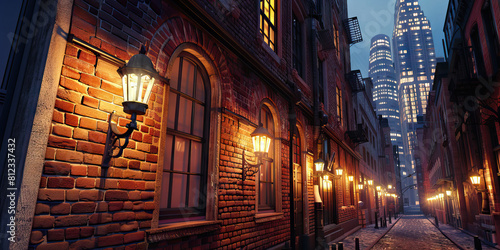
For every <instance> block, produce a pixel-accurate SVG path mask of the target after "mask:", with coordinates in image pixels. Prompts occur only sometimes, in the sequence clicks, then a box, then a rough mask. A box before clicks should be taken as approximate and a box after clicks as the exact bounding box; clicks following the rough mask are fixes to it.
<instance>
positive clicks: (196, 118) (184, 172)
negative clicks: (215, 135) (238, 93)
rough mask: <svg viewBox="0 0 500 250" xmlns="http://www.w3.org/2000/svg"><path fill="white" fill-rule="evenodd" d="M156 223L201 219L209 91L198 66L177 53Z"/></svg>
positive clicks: (208, 123) (204, 196)
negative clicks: (158, 215) (158, 216)
mask: <svg viewBox="0 0 500 250" xmlns="http://www.w3.org/2000/svg"><path fill="white" fill-rule="evenodd" d="M170 79H171V80H170V94H169V98H168V118H167V136H166V150H165V154H166V157H165V163H164V164H163V177H162V189H161V194H162V196H161V203H160V210H161V212H160V223H169V222H177V221H184V220H196V219H203V218H205V210H206V197H207V195H206V186H207V184H206V183H207V165H208V163H207V162H208V135H209V128H210V122H209V110H210V102H209V100H210V88H209V86H210V85H209V81H208V76H207V73H206V71H205V69H204V68H203V66H202V64H201V63H200V62H199V61H198V60H197V59H195V58H194V57H193V56H191V55H190V54H187V53H181V54H180V55H179V57H177V58H176V59H175V61H174V64H173V68H172V74H171V77H170Z"/></svg>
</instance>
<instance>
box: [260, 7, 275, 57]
mask: <svg viewBox="0 0 500 250" xmlns="http://www.w3.org/2000/svg"><path fill="white" fill-rule="evenodd" d="M276 30H277V26H276V1H275V0H260V33H262V35H264V42H265V43H266V44H268V45H269V47H271V49H272V50H274V51H276Z"/></svg>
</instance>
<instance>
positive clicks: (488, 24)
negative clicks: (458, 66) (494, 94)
mask: <svg viewBox="0 0 500 250" xmlns="http://www.w3.org/2000/svg"><path fill="white" fill-rule="evenodd" d="M489 5H490V6H489V7H486V6H485V7H483V10H482V11H481V16H482V17H483V28H484V33H485V36H486V41H487V44H488V51H489V52H490V57H491V58H490V59H491V63H492V68H493V69H496V68H497V65H498V56H499V54H500V49H499V47H498V46H499V45H498V36H497V33H496V29H495V26H494V25H493V24H494V19H493V16H492V14H491V12H492V10H491V3H490V4H489Z"/></svg>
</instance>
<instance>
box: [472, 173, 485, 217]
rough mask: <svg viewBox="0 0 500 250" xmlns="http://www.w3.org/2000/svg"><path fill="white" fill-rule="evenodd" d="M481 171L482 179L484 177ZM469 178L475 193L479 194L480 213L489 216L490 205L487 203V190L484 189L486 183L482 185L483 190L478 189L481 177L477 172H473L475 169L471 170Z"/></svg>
mask: <svg viewBox="0 0 500 250" xmlns="http://www.w3.org/2000/svg"><path fill="white" fill-rule="evenodd" d="M481 171H482V172H483V177H484V170H482V169H481ZM469 178H470V181H471V183H472V185H473V186H474V188H475V189H476V191H478V192H481V197H482V206H481V213H482V214H489V213H490V205H489V201H488V189H487V188H486V182H485V183H484V189H478V187H479V185H480V184H481V176H480V175H479V172H478V171H477V170H475V168H472V170H471V171H470V172H469Z"/></svg>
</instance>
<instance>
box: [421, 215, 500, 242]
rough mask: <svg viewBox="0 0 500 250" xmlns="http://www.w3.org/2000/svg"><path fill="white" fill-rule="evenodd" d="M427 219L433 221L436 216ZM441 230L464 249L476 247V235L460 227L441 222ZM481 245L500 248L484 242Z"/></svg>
mask: <svg viewBox="0 0 500 250" xmlns="http://www.w3.org/2000/svg"><path fill="white" fill-rule="evenodd" d="M427 219H429V221H431V222H432V220H433V219H434V218H432V217H431V218H429V217H428V218H427ZM433 225H434V224H433ZM439 230H441V232H442V233H443V234H444V235H446V236H447V237H448V238H450V239H451V240H452V241H453V242H455V243H456V244H458V245H460V247H462V248H463V249H474V237H473V236H472V235H470V234H467V233H465V232H463V231H462V230H460V229H456V228H454V227H452V226H450V225H447V224H442V223H440V224H439ZM481 247H482V249H483V250H493V249H500V248H494V247H490V246H488V245H486V244H485V243H484V242H482V244H481Z"/></svg>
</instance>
